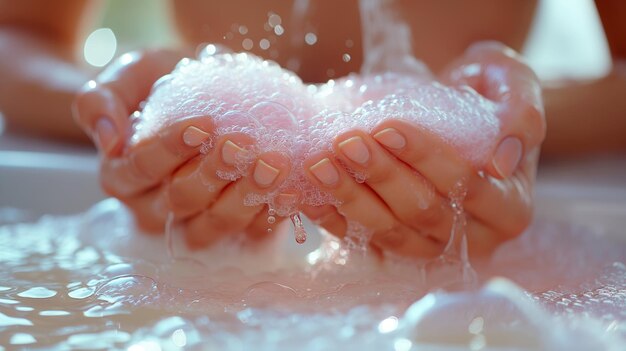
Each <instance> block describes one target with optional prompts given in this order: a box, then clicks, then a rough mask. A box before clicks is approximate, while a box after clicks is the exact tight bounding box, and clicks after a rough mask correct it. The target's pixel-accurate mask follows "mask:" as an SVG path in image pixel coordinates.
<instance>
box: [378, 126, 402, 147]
mask: <svg viewBox="0 0 626 351" xmlns="http://www.w3.org/2000/svg"><path fill="white" fill-rule="evenodd" d="M374 139H376V140H377V141H378V142H379V143H381V144H383V145H384V146H386V147H388V148H390V149H395V150H400V149H402V148H403V147H405V146H406V139H404V137H403V136H402V134H400V133H398V131H397V130H395V129H393V128H387V129H383V130H381V131H380V132H378V133H376V134H374Z"/></svg>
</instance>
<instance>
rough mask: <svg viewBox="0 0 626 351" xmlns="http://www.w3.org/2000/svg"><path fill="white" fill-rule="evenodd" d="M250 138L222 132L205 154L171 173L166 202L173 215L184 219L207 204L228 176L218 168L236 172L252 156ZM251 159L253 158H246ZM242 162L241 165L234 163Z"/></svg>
mask: <svg viewBox="0 0 626 351" xmlns="http://www.w3.org/2000/svg"><path fill="white" fill-rule="evenodd" d="M252 144H253V140H252V139H251V138H250V137H249V136H247V135H245V134H230V135H228V136H223V137H221V138H220V140H218V142H217V143H216V147H214V148H212V149H211V150H209V152H208V153H207V154H206V155H199V156H196V158H194V159H192V160H191V161H188V162H187V163H186V164H185V165H183V166H182V167H181V168H179V169H178V170H177V171H176V172H175V173H174V175H173V177H172V180H171V183H170V186H169V200H170V206H171V208H172V210H173V211H174V213H175V215H176V218H178V219H184V218H187V217H190V216H193V215H196V214H198V213H199V212H201V211H203V210H205V209H207V208H209V207H210V206H211V205H212V204H213V203H214V202H215V201H216V200H217V199H218V197H219V196H220V194H221V193H222V190H223V189H224V188H225V187H226V186H227V185H228V184H230V183H231V181H232V180H231V179H227V178H225V177H223V176H219V174H221V173H220V171H221V172H230V173H234V174H237V173H240V172H241V170H239V169H237V167H239V168H242V170H243V167H244V166H245V167H247V166H249V163H248V162H246V160H247V159H248V158H249V157H253V156H254V155H253V152H252V151H251V150H250V148H251V146H252ZM250 161H253V160H250ZM241 162H244V163H245V164H244V165H238V163H241Z"/></svg>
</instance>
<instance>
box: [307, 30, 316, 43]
mask: <svg viewBox="0 0 626 351" xmlns="http://www.w3.org/2000/svg"><path fill="white" fill-rule="evenodd" d="M304 41H305V42H306V43H307V44H308V45H315V43H317V35H315V33H311V32H309V33H306V35H305V36H304Z"/></svg>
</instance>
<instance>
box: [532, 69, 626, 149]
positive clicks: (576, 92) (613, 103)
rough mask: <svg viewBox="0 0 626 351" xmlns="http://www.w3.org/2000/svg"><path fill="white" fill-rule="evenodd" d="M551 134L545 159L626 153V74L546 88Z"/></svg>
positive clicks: (618, 73) (616, 72) (621, 73)
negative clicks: (597, 153) (598, 153)
mask: <svg viewBox="0 0 626 351" xmlns="http://www.w3.org/2000/svg"><path fill="white" fill-rule="evenodd" d="M544 99H545V108H546V119H547V124H548V132H547V136H546V140H545V142H544V143H543V146H542V156H543V157H547V158H551V157H559V156H574V155H579V154H584V153H594V152H626V74H625V72H624V70H623V69H620V70H617V69H615V70H614V71H613V72H612V73H611V74H609V75H608V76H607V77H604V78H602V79H599V80H596V81H592V82H587V83H576V84H571V85H568V86H564V87H559V88H549V87H548V88H545V89H544Z"/></svg>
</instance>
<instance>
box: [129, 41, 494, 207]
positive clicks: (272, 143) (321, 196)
mask: <svg viewBox="0 0 626 351" xmlns="http://www.w3.org/2000/svg"><path fill="white" fill-rule="evenodd" d="M495 111H496V106H495V104H494V103H492V102H491V101H488V100H486V99H485V98H483V97H482V96H480V95H479V94H478V93H476V92H475V91H474V90H472V89H471V88H469V87H449V86H445V85H443V84H441V83H439V82H437V81H434V80H432V78H430V76H429V75H406V74H404V75H402V74H398V73H385V74H380V75H369V76H358V75H350V76H348V77H345V78H342V79H339V80H336V81H334V80H331V81H328V82H327V83H325V84H321V85H306V84H303V82H302V81H301V80H300V78H299V77H298V76H296V75H295V74H294V73H292V72H290V71H287V70H285V69H283V68H281V67H280V66H278V65H277V64H276V63H274V62H272V61H264V60H262V59H261V58H259V57H256V56H254V55H250V54H246V53H239V54H232V53H226V54H216V55H204V56H202V55H201V56H200V57H199V59H198V60H192V59H184V60H182V61H181V62H180V63H179V64H178V66H177V67H176V69H175V70H174V71H173V72H172V73H171V74H169V75H167V76H165V77H163V78H162V79H161V80H159V81H158V82H157V83H156V84H155V86H154V87H153V91H152V94H151V96H150V97H149V99H148V100H147V102H146V104H145V106H144V109H143V111H142V115H141V118H140V119H139V121H138V123H137V125H136V128H137V129H136V134H135V138H136V139H137V140H140V139H142V138H145V137H147V136H149V135H152V134H153V133H155V132H156V131H158V130H159V129H160V128H163V127H166V126H167V124H168V123H171V122H172V121H174V120H177V119H180V118H185V117H190V116H198V115H205V116H207V118H212V119H213V120H214V121H215V125H216V130H215V135H214V137H219V136H222V135H226V134H228V133H233V132H239V133H245V134H247V135H250V136H251V137H253V139H254V140H256V145H255V147H254V153H255V154H257V155H258V154H260V153H264V152H270V151H276V152H280V153H282V154H284V155H286V156H287V157H288V158H289V159H290V160H291V162H292V170H291V174H290V175H289V177H288V179H287V181H285V182H284V183H283V184H282V185H281V186H280V188H279V189H278V190H277V191H275V192H274V193H273V194H277V193H279V192H281V191H290V192H293V191H297V192H298V193H299V194H302V196H301V202H302V203H305V204H309V205H321V204H325V203H333V199H332V198H331V197H330V196H329V195H328V194H325V193H323V192H322V191H320V190H318V189H317V188H315V187H314V186H313V185H312V184H310V183H308V181H307V180H305V177H304V170H303V167H302V164H303V162H304V160H305V159H306V158H307V157H309V156H311V155H314V154H316V153H320V152H324V151H330V152H332V150H331V145H332V141H333V139H334V138H335V137H336V136H338V135H339V134H341V133H343V132H346V131H348V130H352V129H360V130H363V131H366V132H370V131H371V130H372V129H373V128H374V127H375V126H377V125H378V124H379V123H381V122H382V121H384V120H388V119H400V120H405V121H410V122H413V123H415V124H417V125H420V126H421V127H423V128H426V129H428V130H430V131H432V132H434V133H436V134H437V135H439V136H440V137H441V138H442V139H443V140H444V141H445V142H447V143H449V144H451V145H452V146H454V147H455V148H456V149H458V150H459V153H460V154H461V155H462V156H463V157H465V158H466V159H468V160H469V161H471V162H473V163H474V164H476V165H477V166H480V165H481V164H482V163H483V162H484V160H485V158H486V157H487V155H488V154H489V153H490V151H491V149H492V147H493V143H494V139H495V136H496V135H497V133H498V130H499V120H498V119H497V117H496V115H495ZM409 142H410V140H409ZM250 161H252V160H250ZM221 174H222V176H223V177H227V178H230V179H233V178H236V176H243V175H245V174H246V167H239V170H238V174H237V175H236V176H233V175H232V174H227V173H224V172H222V173H221ZM218 175H219V172H218ZM273 194H269V195H267V196H251V197H249V199H248V200H249V201H248V202H250V201H252V202H266V203H269V204H270V205H272V201H273ZM250 199H252V200H250ZM254 199H256V200H254ZM280 212H281V211H279V214H281V215H285V214H286V213H284V212H285V211H282V212H283V213H280ZM287 212H288V211H287Z"/></svg>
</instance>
